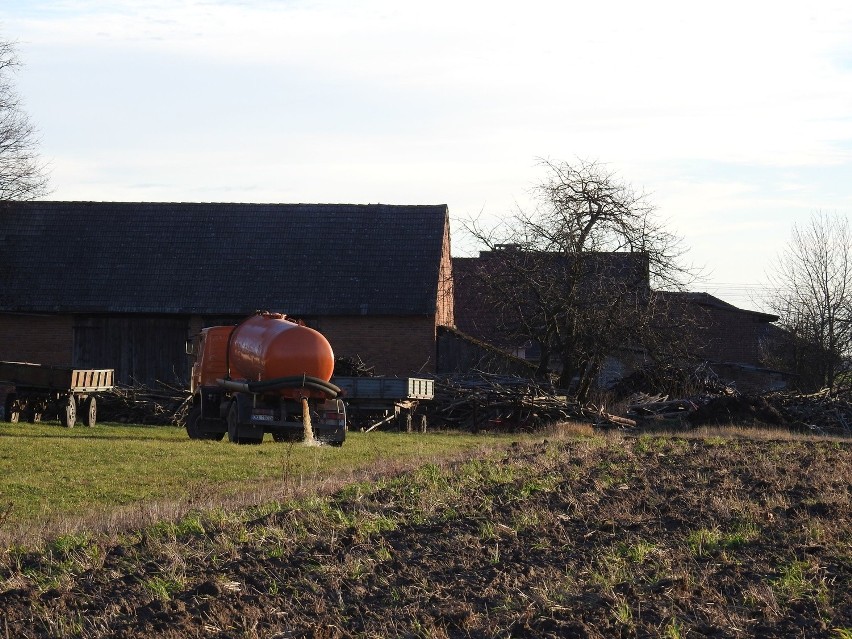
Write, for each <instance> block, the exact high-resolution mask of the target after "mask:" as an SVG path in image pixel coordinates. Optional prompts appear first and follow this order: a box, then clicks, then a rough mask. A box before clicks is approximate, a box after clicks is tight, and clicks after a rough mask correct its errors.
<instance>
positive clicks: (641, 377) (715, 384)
mask: <svg viewBox="0 0 852 639" xmlns="http://www.w3.org/2000/svg"><path fill="white" fill-rule="evenodd" d="M610 392H611V393H613V395H614V396H615V397H616V398H620V399H624V398H628V397H635V396H637V395H658V396H665V398H666V400H667V399H668V398H669V397H678V398H682V397H696V396H697V397H701V396H705V397H717V396H719V395H729V396H731V395H738V394H739V392H738V391H737V389H736V388H734V387H733V386H731V385H730V384H727V383H726V382H725V381H723V380H722V379H721V378H720V377H719V376H718V375H717V374H716V372H715V371H714V370H713V369H712V368H710V366H709V365H708V364H707V363H703V364H700V365H699V366H697V367H696V368H694V369H688V368H682V367H679V366H674V365H672V364H661V365H656V366H647V367H645V368H640V369H638V370H636V371H635V372H633V373H631V374H630V375H628V376H626V377H623V378H621V379H620V380H618V381H617V382H616V383H615V384H614V385H613V386H612V387H611V388H610Z"/></svg>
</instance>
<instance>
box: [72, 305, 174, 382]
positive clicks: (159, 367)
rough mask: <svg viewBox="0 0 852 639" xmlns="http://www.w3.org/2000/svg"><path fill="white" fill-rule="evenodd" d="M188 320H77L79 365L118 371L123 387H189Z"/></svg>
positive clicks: (129, 317) (77, 355)
mask: <svg viewBox="0 0 852 639" xmlns="http://www.w3.org/2000/svg"><path fill="white" fill-rule="evenodd" d="M188 336H189V318H188V317H182V316H181V317H132V316H117V315H116V316H77V317H76V318H75V321H74V362H73V364H74V366H76V367H79V368H113V369H115V377H116V381H117V382H118V383H120V384H144V385H146V386H155V385H157V384H158V383H165V384H172V385H176V384H180V385H183V384H186V383H187V382H188V380H189V365H188V359H187V357H186V353H185V349H186V340H187V337H188Z"/></svg>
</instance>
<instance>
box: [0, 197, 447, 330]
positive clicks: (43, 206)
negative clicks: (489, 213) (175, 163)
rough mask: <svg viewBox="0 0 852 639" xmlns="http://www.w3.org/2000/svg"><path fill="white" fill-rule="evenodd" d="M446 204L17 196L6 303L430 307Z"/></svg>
mask: <svg viewBox="0 0 852 639" xmlns="http://www.w3.org/2000/svg"><path fill="white" fill-rule="evenodd" d="M447 218H448V213H447V207H446V205H435V206H394V205H383V204H367V205H355V204H227V203H213V204H194V203H139V202H135V203H133V202H7V203H2V204H0V310H2V311H7V312H65V313H169V314H172V313H173V314H243V313H251V312H253V311H254V310H256V309H270V310H276V311H283V312H285V313H288V314H290V315H295V316H310V315H314V316H316V315H367V314H369V315H397V314H399V315H428V314H432V313H434V312H435V307H436V294H437V293H436V292H437V287H438V275H439V265H440V261H441V250H442V241H443V236H444V228H445V224H447V223H448V222H447Z"/></svg>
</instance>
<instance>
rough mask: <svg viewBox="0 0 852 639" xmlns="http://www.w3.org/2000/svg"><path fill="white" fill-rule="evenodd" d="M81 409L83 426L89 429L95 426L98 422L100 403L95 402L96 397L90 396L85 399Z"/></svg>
mask: <svg viewBox="0 0 852 639" xmlns="http://www.w3.org/2000/svg"><path fill="white" fill-rule="evenodd" d="M81 408H82V410H81V413H82V415H81V417H82V418H83V424H84V425H85V426H89V427H91V426H94V425H95V423H97V421H98V402H97V400H95V396H94V395H89V396H88V397H87V398H86V399H84V400H83V404H82V406H81Z"/></svg>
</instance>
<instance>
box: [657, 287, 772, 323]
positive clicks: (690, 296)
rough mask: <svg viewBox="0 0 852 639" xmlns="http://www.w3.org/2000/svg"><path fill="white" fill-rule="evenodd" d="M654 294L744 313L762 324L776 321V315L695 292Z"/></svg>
mask: <svg viewBox="0 0 852 639" xmlns="http://www.w3.org/2000/svg"><path fill="white" fill-rule="evenodd" d="M655 294H656V295H659V296H662V297H663V298H668V299H670V300H672V301H684V302H692V303H693V304H698V305H699V306H706V307H708V308H714V309H718V310H722V311H731V312H735V313H746V314H748V315H754V316H755V318H756V319H757V320H758V321H762V322H775V321H777V320H778V316H777V315H772V314H771V313H761V312H760V311H751V310H748V309H745V308H740V307H738V306H734V305H733V304H730V303H728V302H726V301H725V300H722V299H719V298H718V297H716V296H714V295H710V293H702V292H697V291H696V292H693V291H655Z"/></svg>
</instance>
